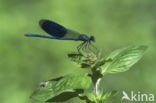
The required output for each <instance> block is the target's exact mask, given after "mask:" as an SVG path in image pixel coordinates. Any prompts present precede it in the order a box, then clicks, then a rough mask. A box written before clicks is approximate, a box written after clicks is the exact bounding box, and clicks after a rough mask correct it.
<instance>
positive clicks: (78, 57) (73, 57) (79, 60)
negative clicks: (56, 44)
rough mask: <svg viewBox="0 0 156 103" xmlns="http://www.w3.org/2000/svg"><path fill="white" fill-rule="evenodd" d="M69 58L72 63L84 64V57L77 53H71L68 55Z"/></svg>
mask: <svg viewBox="0 0 156 103" xmlns="http://www.w3.org/2000/svg"><path fill="white" fill-rule="evenodd" d="M68 57H69V58H70V59H71V61H73V62H75V63H77V64H81V63H82V62H83V55H82V54H77V53H70V54H68Z"/></svg>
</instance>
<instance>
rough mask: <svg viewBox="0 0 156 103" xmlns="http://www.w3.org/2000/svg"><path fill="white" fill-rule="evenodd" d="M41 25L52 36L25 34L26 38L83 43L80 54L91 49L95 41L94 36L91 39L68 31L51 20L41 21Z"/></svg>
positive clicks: (80, 46)
mask: <svg viewBox="0 0 156 103" xmlns="http://www.w3.org/2000/svg"><path fill="white" fill-rule="evenodd" d="M39 25H40V27H41V28H42V29H43V30H44V31H45V32H46V33H48V34H49V35H50V36H45V35H39V34H25V36H27V37H40V38H49V39H58V40H74V41H83V42H82V43H81V44H80V45H78V46H77V49H78V52H79V53H80V49H82V50H84V49H86V48H89V47H90V45H91V41H93V42H94V41H95V39H94V36H90V37H89V36H87V35H85V34H81V33H79V32H76V31H73V30H70V29H67V28H65V27H63V26H62V25H59V24H57V23H55V22H53V21H50V20H46V19H42V20H40V21H39ZM92 46H93V45H92ZM93 47H94V46H93ZM94 48H95V47H94ZM89 50H90V48H89Z"/></svg>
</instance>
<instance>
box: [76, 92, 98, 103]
mask: <svg viewBox="0 0 156 103" xmlns="http://www.w3.org/2000/svg"><path fill="white" fill-rule="evenodd" d="M79 98H80V99H81V100H85V101H86V103H95V101H96V97H95V95H94V93H93V92H85V93H83V94H79Z"/></svg>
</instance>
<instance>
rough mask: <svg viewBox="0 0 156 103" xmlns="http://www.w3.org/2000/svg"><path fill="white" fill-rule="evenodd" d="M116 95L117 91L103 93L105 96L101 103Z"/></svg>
mask: <svg viewBox="0 0 156 103" xmlns="http://www.w3.org/2000/svg"><path fill="white" fill-rule="evenodd" d="M116 93H117V91H115V90H113V91H110V92H107V93H105V95H104V96H103V97H102V103H105V102H106V101H108V100H109V99H111V98H112V97H113V96H114V95H115V94H116Z"/></svg>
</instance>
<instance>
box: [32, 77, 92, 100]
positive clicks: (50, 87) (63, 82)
mask: <svg viewBox="0 0 156 103" xmlns="http://www.w3.org/2000/svg"><path fill="white" fill-rule="evenodd" d="M90 85H91V79H90V78H89V77H88V76H85V75H78V76H65V77H63V78H61V79H60V80H58V81H53V80H51V81H47V82H45V86H41V87H39V88H37V89H36V90H35V91H34V93H33V94H32V96H31V98H32V99H35V100H38V101H43V102H46V101H64V100H68V99H70V98H72V97H75V96H77V95H78V94H79V93H82V92H83V90H84V89H88V88H89V87H90ZM71 94H72V95H71ZM68 96H70V97H68Z"/></svg>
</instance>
